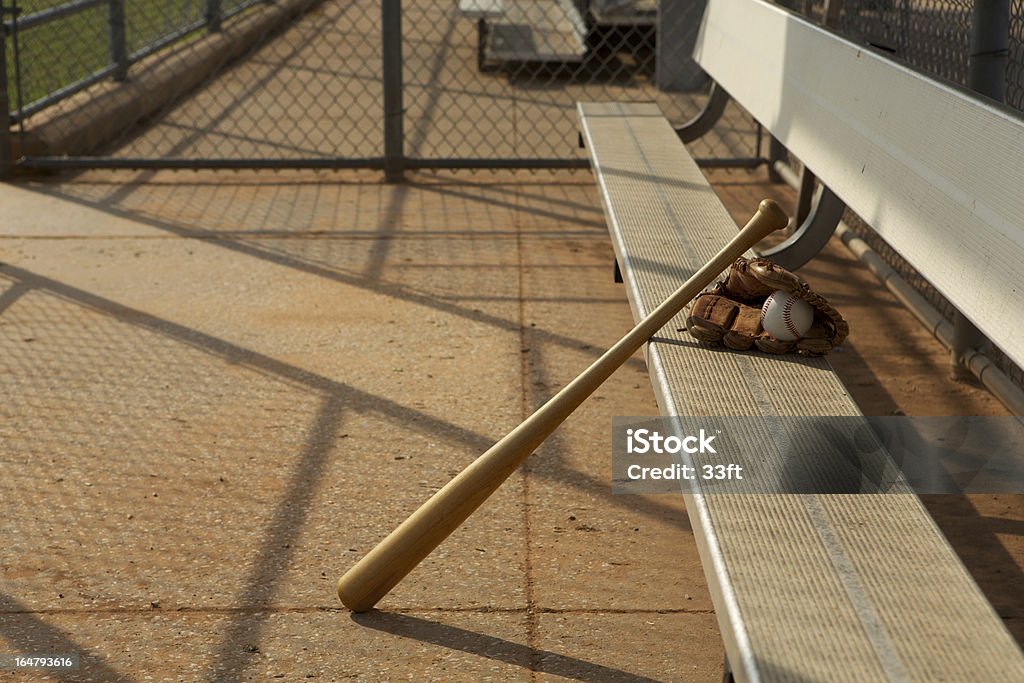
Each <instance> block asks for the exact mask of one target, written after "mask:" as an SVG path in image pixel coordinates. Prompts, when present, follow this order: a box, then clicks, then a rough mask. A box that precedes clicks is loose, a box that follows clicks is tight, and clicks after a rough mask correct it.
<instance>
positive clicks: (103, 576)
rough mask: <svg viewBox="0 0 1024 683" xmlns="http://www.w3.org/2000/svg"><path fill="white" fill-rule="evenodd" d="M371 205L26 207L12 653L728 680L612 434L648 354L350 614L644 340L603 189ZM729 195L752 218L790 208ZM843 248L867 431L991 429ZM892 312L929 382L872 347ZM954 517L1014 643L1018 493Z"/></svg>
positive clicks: (423, 672) (195, 194)
mask: <svg viewBox="0 0 1024 683" xmlns="http://www.w3.org/2000/svg"><path fill="white" fill-rule="evenodd" d="M377 180H378V179H377V178H376V176H372V175H369V174H366V175H362V174H351V173H348V174H327V173H323V174H316V173H295V174H283V175H275V174H267V173H261V174H231V175H227V174H214V173H209V174H200V175H193V174H175V173H158V174H146V175H144V176H138V175H136V174H129V173H91V174H87V175H83V176H80V177H78V178H75V179H69V180H63V181H49V182H36V183H25V184H21V185H18V186H2V187H0V192H2V196H3V202H4V206H5V207H8V214H7V215H8V216H10V220H5V222H4V227H3V231H2V237H0V253H2V257H0V261H2V262H3V264H4V265H3V266H2V267H0V345H2V354H0V364H2V368H3V370H2V376H3V377H4V380H3V386H4V397H5V398H4V401H3V402H2V405H0V414H2V420H0V438H2V439H3V443H4V447H3V450H2V454H0V458H2V462H3V468H4V472H5V474H6V476H5V477H4V478H3V480H2V483H0V486H2V488H3V493H2V497H0V500H2V501H3V502H2V507H3V514H2V516H0V519H2V522H0V525H2V527H0V528H2V532H0V533H2V534H3V537H4V538H5V539H10V540H9V542H8V543H7V544H5V546H4V547H3V548H2V549H0V571H2V576H3V584H2V585H3V590H2V596H0V600H2V602H3V604H2V605H0V614H2V621H0V651H10V652H27V651H33V652H41V651H48V652H57V653H68V652H76V653H79V654H80V655H81V656H82V660H83V668H82V669H81V670H80V671H78V672H75V673H73V674H70V675H68V676H64V677H62V676H59V675H55V676H54V677H55V678H56V679H62V678H63V680H95V681H110V680H120V681H136V680H139V681H142V680H210V681H213V680H217V681H224V680H264V679H267V678H270V677H273V676H279V677H283V678H285V679H288V680H292V679H301V678H304V677H310V678H316V679H322V680H339V679H342V678H364V679H376V678H381V677H385V678H415V679H422V678H444V679H456V680H478V679H488V678H490V679H501V680H505V679H529V680H534V679H539V680H547V679H560V678H561V679H564V678H568V679H577V680H606V679H611V680H693V681H708V680H715V679H716V677H717V676H719V675H720V669H721V661H722V649H721V644H720V641H719V637H718V634H717V626H716V623H715V616H714V613H713V607H712V604H711V601H710V598H709V595H708V592H707V588H706V584H705V581H704V577H703V573H702V570H701V567H700V563H699V559H698V557H697V553H696V548H695V546H694V544H693V540H692V535H691V533H690V529H689V526H688V523H687V519H686V515H685V511H684V509H683V506H682V505H681V501H680V500H678V499H676V498H675V497H672V496H650V497H625V496H612V495H611V493H610V485H609V474H610V473H609V458H608V455H609V453H608V433H609V432H608V429H609V424H610V420H611V417H612V416H615V415H636V414H654V413H656V411H657V408H656V406H655V404H654V401H653V398H652V395H651V390H650V384H649V380H648V378H647V376H646V371H645V369H644V367H643V363H642V361H641V360H640V359H639V358H637V359H634V360H633V361H631V362H630V363H629V364H627V366H625V367H624V368H623V369H621V370H620V371H619V372H618V373H617V374H616V375H615V376H614V377H613V378H612V379H611V380H610V381H609V382H608V383H607V384H606V385H605V386H604V387H602V388H601V390H600V391H599V392H598V393H597V395H595V396H594V397H593V398H592V399H591V400H590V401H588V402H587V404H585V406H584V407H583V408H582V409H581V410H580V411H579V412H578V413H577V414H576V415H574V416H573V417H572V418H571V419H570V420H569V421H568V423H567V424H566V425H564V426H563V428H561V429H560V430H559V431H558V432H557V433H556V434H555V435H554V436H553V437H552V438H551V439H549V440H548V442H546V443H545V444H544V445H543V446H542V447H541V448H540V450H539V451H538V453H537V454H536V455H535V456H534V457H533V458H531V460H529V461H528V464H527V466H526V467H525V468H524V469H523V470H522V471H521V472H520V473H517V474H516V475H514V476H513V477H512V479H511V480H510V481H508V482H507V483H506V484H505V485H504V486H503V487H502V488H501V490H500V491H499V492H498V493H497V494H496V495H495V496H494V497H493V498H492V499H491V500H489V501H488V503H487V504H486V505H485V506H484V508H482V509H481V510H480V511H479V512H478V513H476V514H475V515H474V516H473V518H472V519H471V520H470V522H469V523H468V524H467V525H466V526H465V527H464V528H463V529H461V530H460V531H458V532H457V533H456V534H455V535H454V536H453V537H452V538H451V539H449V541H448V542H446V543H445V544H444V545H442V546H441V548H439V549H438V551H436V552H435V553H434V554H433V555H431V556H430V557H429V558H428V559H427V560H426V561H425V562H424V563H423V565H422V566H421V567H420V568H418V569H417V570H416V571H414V572H413V574H412V575H410V576H409V577H408V579H407V580H406V581H405V582H403V583H402V584H400V585H399V586H398V587H397V588H396V589H395V591H394V592H393V593H392V594H390V595H389V596H387V597H386V598H385V599H384V600H383V601H382V602H381V604H380V608H381V611H379V612H374V613H371V614H368V615H364V616H358V617H354V616H352V615H350V614H349V613H348V612H347V611H346V610H344V609H343V608H342V607H341V606H340V603H338V602H337V599H336V596H335V594H334V584H335V581H336V579H337V577H338V576H339V575H340V574H341V573H342V572H343V571H344V570H345V569H347V568H348V567H349V566H350V565H351V564H352V563H353V562H354V561H355V560H356V559H357V558H358V557H359V556H361V555H362V553H364V552H366V551H367V550H368V549H369V548H370V547H372V545H373V544H374V543H375V542H376V541H378V540H379V539H380V538H382V537H383V536H384V535H385V534H386V533H387V532H388V531H390V530H391V528H393V527H394V526H395V525H396V524H397V523H398V522H400V521H401V520H402V519H403V518H404V517H405V516H406V515H407V514H409V513H410V512H411V511H412V510H414V509H415V508H416V507H417V506H418V505H419V504H420V503H421V502H422V501H423V500H425V499H426V498H427V497H428V496H429V494H430V493H431V492H432V491H434V490H436V489H437V488H438V487H440V486H441V485H443V484H444V483H445V482H446V481H447V480H448V479H449V478H450V477H451V476H452V475H454V474H455V473H456V472H457V471H458V470H459V469H461V467H463V466H464V465H465V464H467V463H468V462H470V461H471V460H472V459H473V458H474V457H475V456H476V455H478V454H479V453H480V452H482V451H483V450H484V449H485V448H486V447H487V446H489V445H490V443H491V442H493V441H494V440H495V439H497V438H498V437H500V436H501V435H503V434H504V433H505V432H507V431H508V430H509V429H510V428H511V427H513V426H514V425H515V424H517V423H518V422H519V421H520V420H521V419H522V418H523V417H524V416H525V415H526V414H528V412H529V411H531V410H532V409H533V407H535V406H537V405H538V404H540V403H541V402H542V401H543V400H544V399H545V398H546V397H548V396H550V395H551V394H552V393H553V392H554V391H555V390H556V389H557V388H558V387H560V386H561V385H563V384H564V383H565V382H567V381H568V380H569V379H571V378H572V377H574V376H575V375H576V374H577V373H578V372H579V370H581V369H582V368H583V367H584V366H585V365H586V364H588V363H589V362H590V361H591V360H592V359H593V358H594V357H595V356H596V355H597V354H598V353H600V351H601V350H603V349H604V348H606V347H607V346H609V345H610V344H611V343H613V342H614V341H615V340H617V339H618V338H619V336H621V334H622V333H623V332H624V331H625V330H626V329H628V327H629V326H630V325H631V316H630V312H629V308H628V305H627V303H626V301H625V296H624V293H623V291H622V289H621V285H616V284H614V283H613V282H612V278H611V258H612V257H611V249H610V246H609V243H608V238H607V233H606V230H605V227H604V221H603V217H602V215H601V211H600V208H599V203H598V199H597V195H596V189H595V188H594V186H593V182H592V180H591V178H590V176H589V174H588V173H575V174H558V175H551V174H539V175H529V174H520V175H514V174H490V173H484V174H477V175H472V174H457V175H443V174H442V175H429V174H423V175H414V176H412V177H411V178H410V182H409V183H407V184H405V185H398V186H388V185H382V184H379V183H378V182H377ZM142 181H144V182H142ZM716 184H717V185H718V187H719V190H720V192H722V194H723V196H724V197H726V199H727V201H729V202H730V204H731V205H732V206H735V207H736V211H737V213H738V214H742V213H747V212H749V207H747V206H746V205H747V204H749V203H750V200H749V198H750V197H751V196H757V195H758V194H765V193H774V194H776V195H777V196H779V198H780V199H786V195H787V194H788V193H787V192H785V191H782V190H780V189H779V188H777V187H775V188H772V187H769V186H766V185H765V184H764V182H763V179H761V178H757V177H750V176H747V174H745V173H739V174H717V175H716ZM830 249H832V250H831V251H829V252H827V253H826V254H825V255H824V256H823V257H822V258H821V259H820V260H819V261H818V262H816V263H815V264H814V265H813V267H809V269H808V273H807V276H808V277H809V278H811V279H812V281H815V280H816V285H817V286H819V287H822V289H823V291H826V292H828V293H829V294H830V296H833V297H834V298H835V300H836V302H837V304H839V305H841V307H842V308H843V311H844V313H846V314H847V315H848V316H849V317H850V319H851V322H852V324H853V333H852V334H851V337H850V341H849V345H848V346H847V347H845V349H844V351H842V352H841V353H837V354H836V355H835V356H834V359H835V361H834V362H836V364H837V367H839V368H840V372H841V373H846V374H845V375H844V378H845V379H846V381H847V385H848V386H851V391H853V392H854V394H855V397H856V398H857V400H858V401H861V405H862V407H864V408H865V410H866V412H877V411H883V412H888V411H891V410H893V409H900V410H904V411H905V412H907V413H908V414H927V411H928V410H929V409H931V408H930V407H929V406H931V407H932V408H934V407H935V406H936V405H938V406H940V408H941V410H943V411H944V410H953V411H955V414H972V412H977V413H979V414H991V413H996V414H998V413H999V411H1000V408H1001V407H1000V406H999V405H998V404H997V403H995V402H994V401H992V399H991V398H990V397H988V396H987V394H985V393H984V392H983V391H980V390H978V389H977V388H976V387H971V386H968V385H957V384H954V383H952V382H948V381H947V380H945V379H944V378H943V375H942V374H941V372H937V371H936V369H937V368H941V367H942V364H943V363H944V360H943V359H944V355H943V354H942V353H941V350H940V347H938V344H937V343H935V342H932V341H931V340H930V339H929V338H928V337H927V334H924V333H921V332H920V330H919V329H918V328H917V325H916V323H915V322H914V321H913V320H912V319H911V318H910V317H909V315H906V314H905V312H904V313H903V314H901V313H900V312H899V310H898V306H896V305H894V302H892V301H891V300H890V299H889V298H887V295H885V294H884V292H882V291H881V290H878V289H875V288H873V287H872V286H871V280H870V276H869V274H867V273H866V272H865V271H861V270H859V269H858V268H857V267H856V266H855V265H854V264H852V262H850V260H849V258H848V257H845V256H844V254H843V253H842V251H841V248H840V247H834V248H830ZM837 287H838V289H837ZM843 287H846V288H847V289H846V290H845V294H844V290H843V289H842V288H843ZM830 288H831V289H832V290H834V291H831V292H829V289H830ZM858 299H859V301H858ZM880 310H884V311H886V316H887V319H891V320H892V321H893V322H892V324H895V325H899V326H900V327H899V329H900V330H901V332H900V336H899V337H897V338H898V339H907V338H913V339H915V341H914V345H915V347H914V348H915V352H914V354H913V355H912V357H913V359H914V362H913V363H908V362H905V361H904V362H901V361H900V359H901V358H904V359H906V358H911V356H910V355H908V354H906V351H905V350H906V348H907V347H906V342H903V345H902V346H900V344H899V343H897V341H895V339H889V340H888V344H889V347H886V346H885V343H886V341H885V340H884V339H882V340H879V339H878V335H875V334H872V333H871V329H870V328H871V323H870V318H871V316H877V315H878V311H880ZM929 344H931V345H930V346H929ZM925 359H930V360H925ZM923 397H930V398H929V399H928V400H929V401H930V403H920V402H919V401H920V400H921V399H922V398H923ZM935 397H938V398H935ZM936 400H938V401H940V403H938V404H936V403H935V401H936ZM915 401H918V402H917V403H915ZM890 406H896V408H892V407H890ZM947 414H950V413H947ZM931 507H932V508H933V512H935V513H936V515H937V517H938V518H939V521H940V524H942V525H943V526H944V528H946V529H948V531H947V533H949V534H950V537H951V540H953V541H954V545H955V546H956V547H957V548H958V550H959V551H960V552H961V554H962V555H963V556H964V558H965V561H966V562H967V564H968V566H969V567H970V568H971V569H972V571H974V572H975V576H976V577H977V578H978V580H979V583H981V585H982V587H983V588H984V589H985V590H986V592H987V593H988V594H989V596H990V599H991V600H993V602H994V603H995V604H996V606H997V609H999V611H1000V612H1001V614H1003V615H1004V617H1005V618H1006V620H1007V624H1008V625H1009V626H1010V628H1011V630H1013V631H1014V632H1015V633H1017V635H1018V637H1020V634H1021V625H1022V620H1021V615H1022V613H1024V610H1022V607H1024V605H1022V604H1021V598H1020V596H1021V595H1022V594H1024V591H1021V590H1020V588H1021V587H1022V586H1024V583H1022V580H1021V566H1022V562H1021V558H1022V557H1024V547H1022V545H1024V544H1022V538H1024V536H1022V535H1021V534H1020V533H1018V532H1017V531H1014V529H1019V526H1020V524H1022V523H1024V500H1022V498H1021V497H1005V496H1004V497H1001V498H1000V497H995V498H994V499H993V497H980V498H972V499H964V498H958V499H956V500H952V499H950V498H949V497H943V498H942V499H941V500H939V499H936V501H933V502H932V503H931ZM943 520H945V522H943Z"/></svg>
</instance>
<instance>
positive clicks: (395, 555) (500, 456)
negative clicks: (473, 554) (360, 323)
mask: <svg viewBox="0 0 1024 683" xmlns="http://www.w3.org/2000/svg"><path fill="white" fill-rule="evenodd" d="M788 222H789V218H788V216H787V215H786V213H785V212H784V211H783V210H782V209H781V208H780V207H779V205H778V204H776V203H775V202H773V201H771V200H770V199H766V200H764V201H762V202H761V204H760V205H759V206H758V210H757V213H755V214H754V216H753V217H752V218H751V219H750V222H748V223H747V225H746V226H745V227H744V228H743V229H742V230H741V231H740V232H739V233H738V234H737V235H736V236H735V237H734V238H733V239H732V240H731V241H730V242H729V244H727V245H726V246H725V247H724V248H723V249H722V250H721V251H720V252H719V253H718V254H717V255H716V256H715V257H714V258H713V259H712V260H711V261H709V262H708V263H707V264H706V265H705V266H704V267H702V268H701V269H700V270H699V271H697V272H696V273H694V275H693V276H692V277H691V278H690V279H688V280H687V281H686V282H685V283H683V285H682V286H680V287H679V289H677V290H676V291H675V293H673V294H672V296H670V297H669V298H668V299H666V300H665V301H664V302H663V303H662V304H661V305H660V306H658V307H657V308H656V309H654V310H653V311H652V312H651V313H650V315H648V316H647V317H646V318H644V319H643V320H641V321H640V322H639V323H638V324H637V326H636V327H634V328H633V329H632V330H631V331H630V332H629V333H628V334H626V336H624V337H623V338H622V339H620V340H619V341H618V342H617V343H616V344H615V345H614V346H612V347H611V348H610V349H609V350H608V351H606V352H605V353H604V354H602V355H601V357H600V358H598V359H597V360H596V361H594V363H593V364H592V365H591V366H590V367H589V368H587V369H586V370H584V371H583V372H582V373H581V374H580V375H579V376H578V377H576V379H574V380H572V381H571V382H570V383H569V384H567V385H566V386H565V387H563V388H562V390H561V391H559V392H558V393H557V394H556V395H555V396H554V397H553V398H551V400H549V401H548V402H547V403H545V404H544V405H543V406H541V407H540V408H539V409H538V410H537V411H536V412H535V413H533V415H531V416H530V417H528V418H526V420H525V421H524V422H523V423H522V424H520V425H519V426H518V427H516V428H515V429H513V430H512V431H511V432H509V433H508V434H507V435H506V436H505V437H503V438H502V439H501V440H500V441H498V442H497V443H496V444H494V445H493V446H491V448H489V449H488V450H487V451H486V452H485V453H484V454H483V455H481V456H480V457H479V458H477V459H476V460H475V461H474V462H473V463H471V464H470V465H469V466H468V467H466V469H464V470H463V471H462V472H460V473H459V474H458V475H456V477H455V478H454V479H452V480H451V481H450V482H448V484H446V485H445V486H444V488H442V489H441V490H440V491H438V492H437V493H435V494H434V495H433V496H432V497H431V498H430V499H429V500H428V501H427V502H426V503H424V504H423V505H422V506H420V508H419V509H418V510H416V512H414V513H413V514H412V515H410V516H409V518H408V519H406V520H405V521H404V522H402V524H400V525H399V526H398V527H397V528H396V529H395V530H394V531H392V532H391V533H390V534H389V535H388V536H387V538H385V539H384V540H383V541H381V542H380V543H378V544H377V546H376V547H374V548H373V549H372V550H371V551H370V552H369V553H367V554H366V555H365V556H364V557H363V558H362V559H360V560H359V561H358V562H357V563H356V564H355V565H354V566H353V567H352V568H351V569H349V570H348V571H347V572H346V573H345V575H344V576H342V577H341V579H339V580H338V597H339V598H341V601H342V603H344V605H345V606H346V607H348V608H349V609H351V610H352V611H353V612H365V611H366V610H369V609H370V608H372V607H373V606H374V605H375V604H377V601H379V600H380V599H381V598H382V597H384V596H385V595H386V594H387V593H388V591H390V590H391V589H392V588H394V587H395V586H396V585H397V584H398V582H400V581H401V580H402V579H403V578H405V576H406V575H407V574H408V573H409V572H410V571H412V570H413V569H414V568H415V567H416V565H418V564H419V563H420V562H421V561H422V560H423V558H425V557H426V556H427V555H429V554H430V552H431V551H432V550H433V549H434V548H436V547H437V546H438V545H440V543H441V542H442V541H443V540H444V539H445V538H447V537H448V536H449V535H450V534H451V533H452V532H453V531H455V530H456V529H457V528H458V527H459V526H461V525H462V523H463V522H464V521H465V520H466V519H467V518H468V517H469V516H470V515H471V514H473V512H474V511H475V510H476V509H477V508H478V507H480V505H481V504H482V503H483V502H484V501H485V500H486V499H487V498H488V497H489V496H490V495H491V494H492V493H493V492H494V491H495V490H497V488H498V487H499V486H501V484H502V482H504V481H505V479H507V478H508V477H509V475H511V474H512V472H514V471H515V470H516V468H517V467H518V466H519V465H520V463H522V462H523V461H524V460H526V458H527V457H528V456H529V455H530V454H531V453H532V452H533V451H534V450H535V449H536V448H537V447H538V446H539V445H540V444H541V443H542V442H543V441H544V439H546V438H547V437H548V435H549V434H551V432H553V431H554V430H555V428H557V427H558V425H560V424H561V423H562V422H563V421H565V419H566V418H567V417H568V416H569V415H570V414H571V413H572V412H573V411H574V410H576V408H578V407H579V405H580V404H581V403H583V401H585V400H586V399H587V397H588V396H590V395H591V394H592V393H593V392H594V391H595V390H596V389H597V388H598V387H599V386H600V385H601V384H602V383H603V382H604V381H605V380H606V379H608V377H609V376H611V374H612V373H613V372H615V370H616V369H618V368H619V367H620V366H621V365H622V364H623V363H625V362H626V360H627V359H628V358H629V357H630V356H632V355H633V354H634V353H635V352H636V351H637V350H638V349H639V348H640V347H641V346H642V345H643V344H644V343H645V342H646V341H647V340H648V339H650V338H651V336H652V335H654V334H655V333H656V332H657V331H658V330H660V329H661V328H662V327H663V326H664V325H665V324H666V323H667V322H668V321H669V320H671V319H672V318H673V317H674V316H675V315H676V314H677V313H679V311H681V310H682V309H683V307H684V306H685V305H686V304H687V303H689V302H690V301H691V300H692V299H693V298H694V297H695V296H697V294H699V293H700V292H701V290H703V289H704V288H705V287H707V286H708V285H709V284H711V282H712V281H714V279H715V278H716V277H718V275H719V274H720V273H721V272H722V271H724V270H725V269H726V268H728V267H729V266H730V265H731V264H732V262H733V261H735V260H736V259H737V258H738V257H739V256H742V255H743V253H744V252H746V251H747V250H748V249H750V248H752V247H753V246H754V245H755V244H757V243H758V242H760V241H761V240H762V239H763V238H764V237H765V236H767V235H768V234H769V233H771V232H773V231H775V230H778V229H781V228H783V227H785V226H786V224H787V223H788Z"/></svg>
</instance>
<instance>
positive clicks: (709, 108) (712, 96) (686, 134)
mask: <svg viewBox="0 0 1024 683" xmlns="http://www.w3.org/2000/svg"><path fill="white" fill-rule="evenodd" d="M728 103H729V93H727V92H726V91H725V89H724V88H722V86H720V85H718V83H716V82H715V81H711V91H710V92H709V93H708V101H707V102H705V103H704V108H703V109H701V110H700V111H699V112H698V113H697V115H696V116H694V117H693V118H692V119H690V120H689V121H687V122H686V123H684V124H683V125H681V126H679V127H678V128H676V134H677V135H678V136H679V139H680V140H682V141H683V142H693V141H694V140H696V139H697V138H699V137H701V136H702V135H704V134H705V133H707V132H709V131H710V130H711V129H712V128H714V127H715V124H716V123H718V119H720V118H722V114H723V113H725V105H726V104H728Z"/></svg>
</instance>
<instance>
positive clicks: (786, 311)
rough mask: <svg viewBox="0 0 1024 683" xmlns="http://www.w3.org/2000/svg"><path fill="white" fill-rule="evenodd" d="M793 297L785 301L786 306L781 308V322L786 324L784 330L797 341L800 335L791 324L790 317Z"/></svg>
mask: <svg viewBox="0 0 1024 683" xmlns="http://www.w3.org/2000/svg"><path fill="white" fill-rule="evenodd" d="M793 301H794V299H793V297H789V298H787V299H786V304H785V305H784V306H783V307H782V322H784V323H785V324H786V329H788V330H789V333H790V334H792V335H793V336H794V337H796V338H797V339H799V338H800V333H799V332H798V331H797V329H796V325H794V324H793V317H792V316H791V315H790V314H791V313H792V312H793Z"/></svg>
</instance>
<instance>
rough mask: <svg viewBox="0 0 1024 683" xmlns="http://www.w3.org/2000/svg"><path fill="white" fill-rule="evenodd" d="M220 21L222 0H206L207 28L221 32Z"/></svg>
mask: <svg viewBox="0 0 1024 683" xmlns="http://www.w3.org/2000/svg"><path fill="white" fill-rule="evenodd" d="M220 22H221V13H220V0H206V30H207V31H209V32H210V33H220V28H221V25H220Z"/></svg>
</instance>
